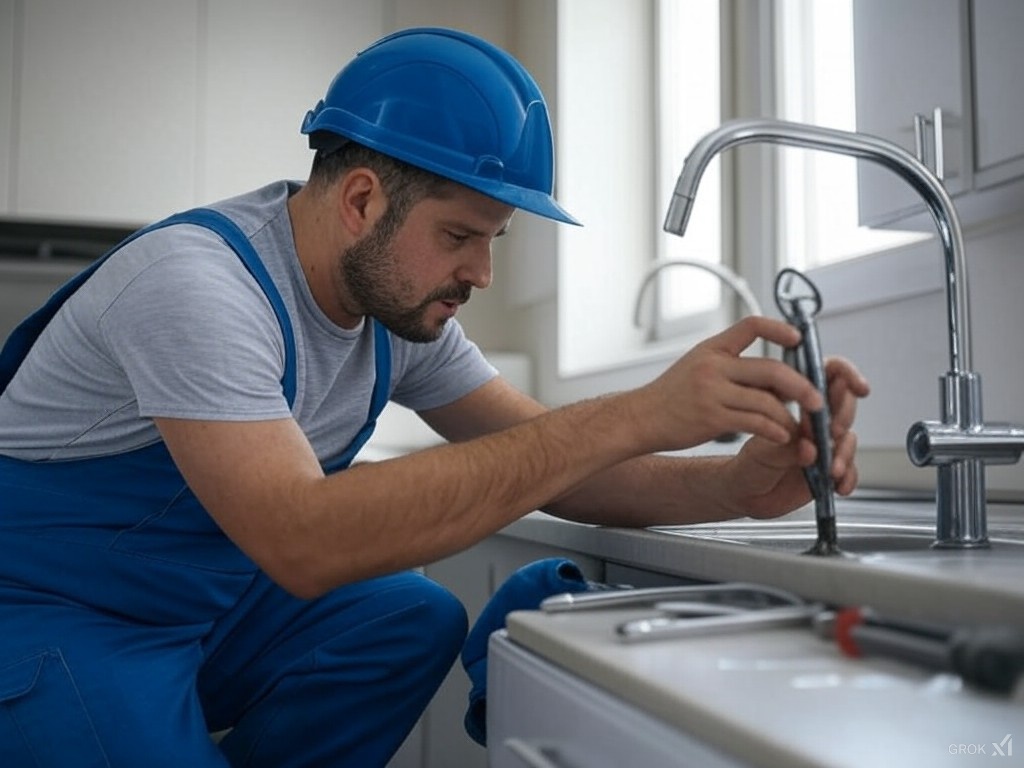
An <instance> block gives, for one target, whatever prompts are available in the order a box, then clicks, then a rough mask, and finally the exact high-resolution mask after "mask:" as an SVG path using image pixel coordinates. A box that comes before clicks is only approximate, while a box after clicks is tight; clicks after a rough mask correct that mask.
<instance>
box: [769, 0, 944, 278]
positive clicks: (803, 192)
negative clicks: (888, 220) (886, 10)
mask: <svg viewBox="0 0 1024 768" xmlns="http://www.w3.org/2000/svg"><path fill="white" fill-rule="evenodd" d="M777 8H778V14H779V16H778V21H779V26H778V43H779V44H778V51H779V57H778V65H779V66H778V76H779V77H778V94H779V102H780V103H779V116H780V117H781V118H782V119H784V120H793V121H796V122H802V123H811V124H814V125H820V126H824V127H827V128H837V129H840V130H846V131H854V130H856V125H857V120H856V106H855V104H856V101H855V95H854V68H853V7H852V0H829V1H828V2H820V1H819V2H815V0H778V5H777ZM779 185H780V199H781V200H782V205H781V206H780V208H781V210H780V218H781V221H780V224H781V226H780V227H779V239H780V242H779V248H780V251H779V253H780V261H781V262H783V264H780V266H784V265H786V264H788V265H790V266H793V267H796V268H797V269H810V268H813V267H817V266H823V265H825V264H832V263H835V262H838V261H843V260H846V259H851V258H855V257H857V256H862V255H865V254H868V253H872V252H875V251H881V250H886V249H888V248H893V247H896V246H898V245H903V244H906V243H910V242H913V241H915V240H920V239H924V238H925V237H927V235H923V234H920V233H916V232H897V231H892V230H877V229H868V228H867V227H862V226H860V225H859V223H858V221H857V213H858V203H857V166H856V160H855V159H854V158H852V157H846V156H843V155H838V154H833V153H828V152H817V151H813V150H806V149H796V148H792V147H782V148H781V149H780V161H779Z"/></svg>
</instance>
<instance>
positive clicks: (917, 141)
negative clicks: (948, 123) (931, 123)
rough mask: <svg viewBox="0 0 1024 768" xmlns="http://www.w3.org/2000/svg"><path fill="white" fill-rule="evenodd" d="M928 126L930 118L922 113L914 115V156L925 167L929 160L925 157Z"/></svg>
mask: <svg viewBox="0 0 1024 768" xmlns="http://www.w3.org/2000/svg"><path fill="white" fill-rule="evenodd" d="M926 125H928V118H927V117H925V116H924V115H922V114H921V113H920V112H918V113H916V114H915V115H914V155H915V156H916V157H917V159H918V160H920V161H921V162H922V163H924V164H925V165H928V160H927V159H926V158H925V156H924V128H925V126H926Z"/></svg>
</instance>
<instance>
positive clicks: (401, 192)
mask: <svg viewBox="0 0 1024 768" xmlns="http://www.w3.org/2000/svg"><path fill="white" fill-rule="evenodd" d="M353 168H369V169H370V170H371V171H373V172H374V173H375V174H376V175H377V178H379V179H380V183H381V186H382V187H383V189H384V194H385V195H387V198H388V215H389V219H390V220H391V221H392V222H394V223H397V224H399V225H400V224H401V222H403V221H404V220H405V217H406V214H408V213H409V210H410V209H411V208H412V207H413V206H414V205H415V204H416V203H418V202H420V201H421V200H424V199H426V198H430V197H446V196H447V194H448V193H449V191H450V189H451V187H452V185H454V184H455V182H453V181H451V180H450V179H446V178H444V177H443V176H439V175H437V174H436V173H432V172H430V171H425V170H423V169H422V168H417V167H416V166H414V165H409V163H406V162H403V161H401V160H397V159H396V158H393V157H391V156H390V155H385V154H382V153H380V152H377V151H376V150H373V149H370V148H369V147H365V146H363V145H362V144H359V143H357V142H355V141H346V142H345V143H344V144H342V145H341V147H339V148H338V149H333V150H325V149H320V150H317V153H316V155H314V157H313V167H312V168H311V169H310V172H309V186H311V187H314V188H315V189H326V188H327V187H328V186H329V185H330V184H331V183H332V182H334V181H336V180H338V179H340V178H341V177H342V176H344V175H345V174H346V173H347V172H348V171H350V170H352V169H353Z"/></svg>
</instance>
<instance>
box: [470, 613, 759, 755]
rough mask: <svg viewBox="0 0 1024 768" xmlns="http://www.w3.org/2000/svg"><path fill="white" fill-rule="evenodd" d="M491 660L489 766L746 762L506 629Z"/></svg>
mask: <svg viewBox="0 0 1024 768" xmlns="http://www.w3.org/2000/svg"><path fill="white" fill-rule="evenodd" d="M488 659H489V663H490V664H491V665H492V666H493V672H492V674H493V677H492V680H493V684H494V686H495V690H498V691H500V692H501V695H500V697H497V698H496V699H495V702H494V705H493V706H494V709H493V710H492V714H493V718H492V721H491V726H492V727H493V731H492V732H491V733H489V735H488V747H487V748H488V753H489V755H490V760H491V761H490V767H491V768H529V766H541V765H548V766H551V767H552V768H562V767H563V766H564V767H567V766H576V765H581V766H582V765H585V766H587V768H619V767H620V766H643V768H678V767H679V766H687V765H689V766H701V768H741V767H742V766H744V765H748V763H745V762H741V761H739V760H735V759H733V758H731V757H730V756H728V755H725V754H723V753H722V752H720V751H718V750H715V749H713V748H711V747H709V746H708V745H707V744H705V743H703V742H702V741H700V740H699V739H697V738H695V737H694V736H692V735H690V734H687V733H685V732H684V731H682V730H679V729H676V728H672V727H671V726H669V725H668V724H667V723H665V722H664V721H662V720H660V719H658V718H656V717H653V716H651V715H650V714H648V713H647V712H644V711H643V710H641V709H640V708H638V707H636V706H634V705H633V704H631V703H629V702H627V701H624V700H623V699H622V698H620V697H618V696H616V695H613V694H612V693H610V692H609V691H608V690H605V689H603V688H600V687H598V686H596V685H593V684H592V683H590V682H589V681H587V680H585V679H583V678H582V677H580V676H578V675H573V674H569V673H568V672H566V670H564V669H563V668H561V667H559V666H557V665H555V664H552V663H550V662H549V661H547V660H546V659H544V658H542V657H541V656H540V655H538V654H536V653H532V652H530V651H528V650H527V649H526V648H524V647H522V646H519V645H516V644H515V643H513V642H511V641H510V640H509V639H508V637H507V636H506V634H505V633H501V634H498V635H495V636H493V637H492V638H491V643H490V648H489V650H488ZM534 755H539V756H540V757H539V758H538V757H534Z"/></svg>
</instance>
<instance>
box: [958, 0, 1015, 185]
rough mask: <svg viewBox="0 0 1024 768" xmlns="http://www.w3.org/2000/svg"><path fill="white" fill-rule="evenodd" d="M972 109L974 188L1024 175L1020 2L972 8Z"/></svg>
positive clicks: (1002, 0) (992, 0)
mask: <svg viewBox="0 0 1024 768" xmlns="http://www.w3.org/2000/svg"><path fill="white" fill-rule="evenodd" d="M971 11H972V16H971V34H972V50H973V51H974V77H975V94H974V102H975V109H976V119H975V144H976V160H975V162H976V166H977V168H976V173H977V176H976V186H977V187H978V188H983V187H989V186H993V185H995V184H1000V183H1002V182H1004V181H1007V180H1008V179H1013V178H1020V177H1021V176H1024V131H1022V130H1021V126H1022V125H1024V88H1022V87H1021V83H1020V76H1021V73H1022V72H1024V47H1022V46H1021V44H1020V38H1021V35H1022V34H1024V3H1021V2H1020V0H983V2H975V3H974V4H973V6H972V7H971Z"/></svg>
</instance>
